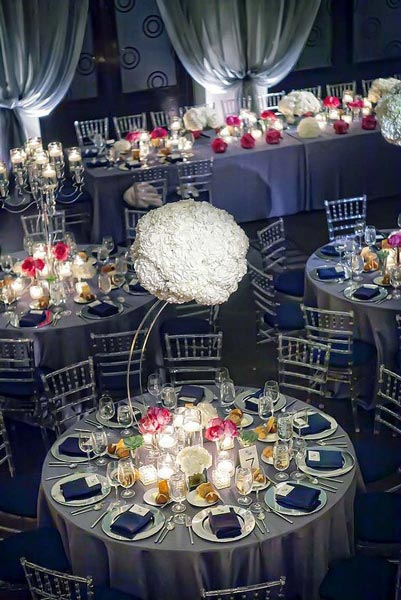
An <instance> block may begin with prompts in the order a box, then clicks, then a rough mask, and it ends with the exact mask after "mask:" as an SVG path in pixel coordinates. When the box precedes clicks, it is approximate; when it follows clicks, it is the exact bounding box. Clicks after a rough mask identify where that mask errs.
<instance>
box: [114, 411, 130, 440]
mask: <svg viewBox="0 0 401 600" xmlns="http://www.w3.org/2000/svg"><path fill="white" fill-rule="evenodd" d="M117 421H118V422H119V424H120V425H121V426H122V427H123V428H124V429H122V430H121V432H120V433H121V435H122V437H127V436H129V435H131V431H130V430H129V429H128V427H131V425H132V412H131V408H130V407H129V406H128V404H120V405H119V406H118V407H117Z"/></svg>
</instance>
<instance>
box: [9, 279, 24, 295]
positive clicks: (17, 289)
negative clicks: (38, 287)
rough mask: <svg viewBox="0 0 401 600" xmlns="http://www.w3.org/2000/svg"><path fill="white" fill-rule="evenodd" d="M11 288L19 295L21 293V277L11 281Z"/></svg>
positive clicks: (22, 283)
mask: <svg viewBox="0 0 401 600" xmlns="http://www.w3.org/2000/svg"><path fill="white" fill-rule="evenodd" d="M11 287H12V288H13V290H14V292H15V293H16V294H17V295H19V294H21V293H22V291H23V289H24V287H25V284H24V282H23V280H22V279H21V277H17V278H16V279H14V280H13V282H12V284H11Z"/></svg>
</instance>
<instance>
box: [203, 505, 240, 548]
mask: <svg viewBox="0 0 401 600" xmlns="http://www.w3.org/2000/svg"><path fill="white" fill-rule="evenodd" d="M209 525H210V529H211V530H212V532H213V533H214V535H215V536H216V537H217V538H218V539H219V540H221V539H224V538H234V537H238V536H239V535H241V533H242V529H241V523H240V521H239V519H238V517H237V514H236V513H235V512H234V511H233V509H232V508H230V512H227V513H218V514H210V515H209Z"/></svg>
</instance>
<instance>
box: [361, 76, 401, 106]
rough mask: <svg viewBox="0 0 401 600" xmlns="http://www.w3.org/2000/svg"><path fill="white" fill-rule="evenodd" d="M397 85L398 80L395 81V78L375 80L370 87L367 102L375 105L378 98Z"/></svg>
mask: <svg viewBox="0 0 401 600" xmlns="http://www.w3.org/2000/svg"><path fill="white" fill-rule="evenodd" d="M399 84H401V82H400V80H399V79H395V77H387V78H382V77H379V79H375V80H374V81H372V85H371V86H370V89H369V93H368V100H370V102H375V103H376V102H379V100H380V98H382V97H383V96H385V95H386V94H388V93H389V92H391V91H392V89H393V88H394V87H395V86H397V85H399Z"/></svg>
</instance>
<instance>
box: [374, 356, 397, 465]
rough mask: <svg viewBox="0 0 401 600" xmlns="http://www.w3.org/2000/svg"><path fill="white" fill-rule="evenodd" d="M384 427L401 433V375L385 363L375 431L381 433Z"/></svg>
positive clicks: (378, 394)
mask: <svg viewBox="0 0 401 600" xmlns="http://www.w3.org/2000/svg"><path fill="white" fill-rule="evenodd" d="M382 427H387V428H388V429H390V430H391V431H392V432H393V435H401V376H400V375H397V374H396V373H394V372H393V371H390V370H389V369H386V367H385V366H384V365H380V368H379V387H378V392H377V402H376V410H375V426H374V433H375V434H379V433H380V430H381V428H382ZM400 465H401V457H400Z"/></svg>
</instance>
